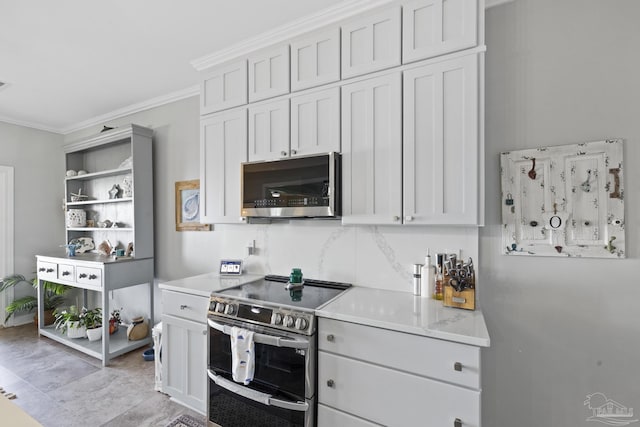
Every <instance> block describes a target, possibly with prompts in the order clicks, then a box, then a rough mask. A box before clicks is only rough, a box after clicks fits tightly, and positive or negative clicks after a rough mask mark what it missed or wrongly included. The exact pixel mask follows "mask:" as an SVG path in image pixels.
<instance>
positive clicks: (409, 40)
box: [402, 0, 478, 64]
mask: <svg viewBox="0 0 640 427" xmlns="http://www.w3.org/2000/svg"><path fill="white" fill-rule="evenodd" d="M477 33H478V1H477V0H416V1H412V2H409V3H407V4H406V5H404V6H403V7H402V62H403V63H405V64H406V63H408V62H414V61H417V60H420V59H424V58H429V57H432V56H437V55H442V54H444V53H448V52H453V51H456V50H461V49H466V48H469V47H472V46H475V45H476V43H477Z"/></svg>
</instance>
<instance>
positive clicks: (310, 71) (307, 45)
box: [291, 28, 340, 91]
mask: <svg viewBox="0 0 640 427" xmlns="http://www.w3.org/2000/svg"><path fill="white" fill-rule="evenodd" d="M338 80H340V28H332V29H331V30H329V31H323V32H321V33H318V34H315V35H313V36H311V37H308V38H305V39H303V40H297V41H294V42H292V43H291V90H292V91H295V90H301V89H306V88H309V87H314V86H319V85H322V84H326V83H331V82H335V81H338Z"/></svg>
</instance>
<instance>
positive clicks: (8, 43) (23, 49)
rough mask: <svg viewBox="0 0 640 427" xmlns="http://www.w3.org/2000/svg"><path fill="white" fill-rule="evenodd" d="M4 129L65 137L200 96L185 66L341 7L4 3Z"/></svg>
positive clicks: (0, 112)
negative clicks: (119, 116)
mask: <svg viewBox="0 0 640 427" xmlns="http://www.w3.org/2000/svg"><path fill="white" fill-rule="evenodd" d="M2 3H3V4H2V6H3V8H2V12H1V13H0V81H1V82H4V83H6V84H5V85H4V86H0V121H5V122H9V123H14V124H18V125H23V126H29V127H34V128H38V129H44V130H48V131H53V132H57V133H63V134H65V133H69V132H72V131H74V130H77V129H81V128H83V127H86V126H89V125H95V124H98V123H101V122H100V119H104V118H107V117H109V115H110V114H112V113H113V112H116V111H126V110H127V109H130V110H131V109H132V108H133V107H135V106H140V105H144V104H145V103H147V104H149V103H153V101H154V100H155V101H158V100H160V99H179V98H180V97H185V96H190V95H193V94H194V93H196V92H195V91H196V88H197V85H198V72H197V71H196V70H195V68H194V67H193V66H192V65H191V64H190V62H191V61H193V60H196V59H199V58H201V57H203V56H206V55H209V54H211V53H214V52H217V51H221V50H225V49H228V48H229V47H230V46H233V45H234V44H238V43H240V42H241V41H243V40H246V39H248V38H252V37H256V36H258V35H259V34H262V33H264V32H267V31H269V30H271V29H273V28H274V27H278V26H282V25H284V24H286V23H288V22H290V21H294V20H297V19H299V18H302V17H305V16H308V15H311V14H314V13H316V12H318V11H320V10H324V9H327V8H330V7H332V6H337V5H339V4H341V3H348V1H347V0H187V1H176V0H109V1H104V0H103V1H98V0H58V1H51V0H29V1H20V0H8V1H3V2H2Z"/></svg>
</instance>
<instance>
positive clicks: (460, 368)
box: [453, 362, 462, 372]
mask: <svg viewBox="0 0 640 427" xmlns="http://www.w3.org/2000/svg"><path fill="white" fill-rule="evenodd" d="M453 369H454V370H456V371H458V372H462V363H460V362H456V363H454V364H453Z"/></svg>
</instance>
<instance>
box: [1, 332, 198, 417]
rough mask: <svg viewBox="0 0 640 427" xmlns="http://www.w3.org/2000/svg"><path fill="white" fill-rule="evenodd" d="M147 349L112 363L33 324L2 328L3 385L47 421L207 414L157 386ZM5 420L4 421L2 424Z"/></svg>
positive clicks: (134, 352) (23, 405) (17, 400)
mask: <svg viewBox="0 0 640 427" xmlns="http://www.w3.org/2000/svg"><path fill="white" fill-rule="evenodd" d="M143 350H144V349H139V350H134V351H132V352H131V353H128V354H125V355H123V356H120V357H118V358H116V359H113V360H112V361H111V362H110V363H109V366H107V367H106V368H103V367H102V362H101V361H100V360H98V359H95V358H93V357H89V356H87V355H85V354H84V353H80V352H78V351H76V350H73V349H71V348H68V347H66V346H64V345H62V344H59V343H57V342H55V341H53V340H50V339H48V338H44V337H43V338H39V337H38V333H37V331H36V328H35V327H34V325H33V324H30V325H23V326H17V327H13V328H6V329H5V328H0V386H2V387H3V388H4V389H5V390H6V391H7V392H11V393H15V394H16V395H17V399H15V400H13V402H14V403H16V404H17V405H19V406H20V407H21V408H22V409H24V410H25V411H26V412H27V413H28V414H29V415H31V416H32V417H33V418H35V419H36V420H38V421H39V422H40V423H41V424H42V425H43V426H45V427H63V426H64V427H76V426H77V427H93V426H105V427H143V426H144V427H151V426H154V427H155V426H158V427H164V426H166V425H167V424H168V423H169V422H170V421H171V420H173V419H174V418H175V417H177V416H178V415H180V414H190V415H193V416H195V417H197V418H199V419H201V420H202V421H203V422H204V418H205V417H204V416H202V415H200V414H197V413H195V412H193V411H191V410H189V409H187V408H185V407H183V406H181V405H179V404H177V403H174V402H171V401H170V400H169V398H168V396H166V395H165V394H162V393H160V392H157V391H154V389H153V387H154V369H155V368H154V363H153V362H145V361H144V360H143V358H142V351H143ZM1 424H2V423H1V420H0V425H1Z"/></svg>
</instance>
